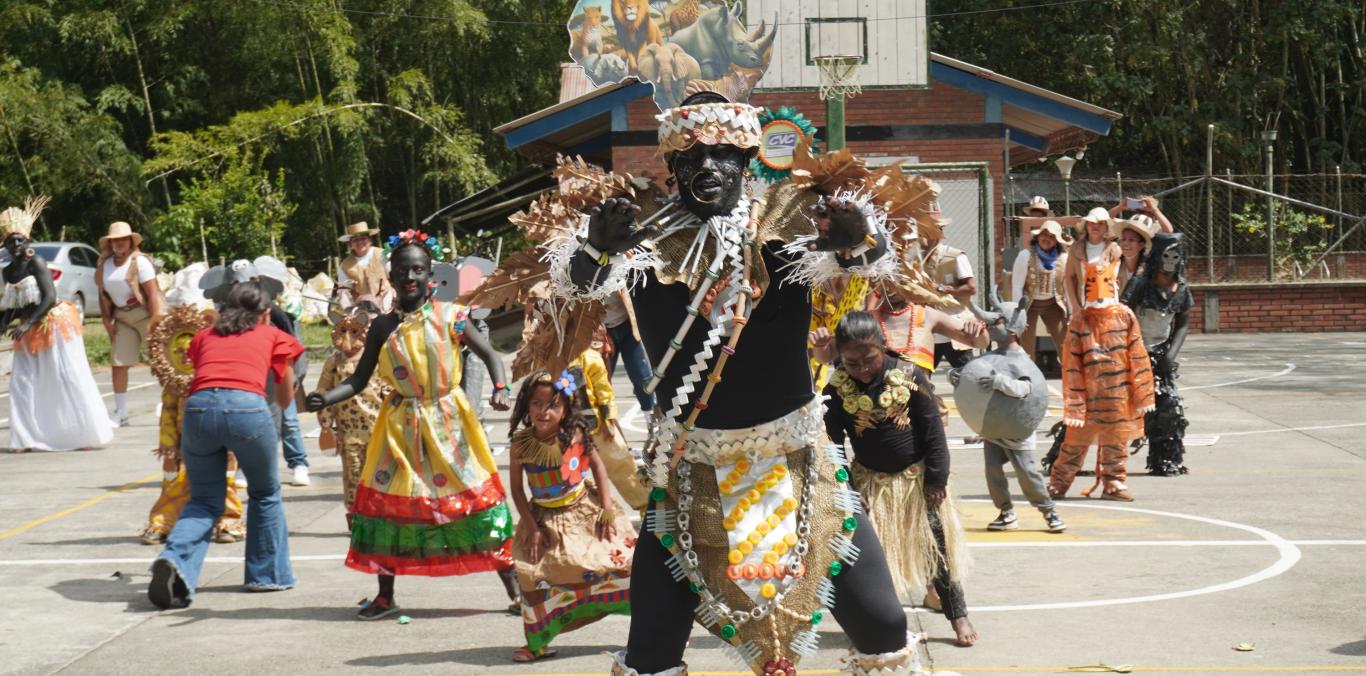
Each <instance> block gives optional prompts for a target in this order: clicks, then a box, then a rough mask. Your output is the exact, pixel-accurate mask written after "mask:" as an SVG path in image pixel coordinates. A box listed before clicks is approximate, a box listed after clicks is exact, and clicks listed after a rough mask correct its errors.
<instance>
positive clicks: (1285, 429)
mask: <svg viewBox="0 0 1366 676" xmlns="http://www.w3.org/2000/svg"><path fill="white" fill-rule="evenodd" d="M1344 427H1366V422H1356V423H1343V424H1341V425H1310V426H1308V427H1281V428H1279V429H1274V430H1252V431H1245V432H1220V435H1221V436H1225V437H1241V436H1247V435H1250V434H1276V433H1277V432H1309V431H1312V430H1337V429H1342V428H1344Z"/></svg>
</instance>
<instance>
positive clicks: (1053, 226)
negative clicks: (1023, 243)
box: [1029, 218, 1072, 245]
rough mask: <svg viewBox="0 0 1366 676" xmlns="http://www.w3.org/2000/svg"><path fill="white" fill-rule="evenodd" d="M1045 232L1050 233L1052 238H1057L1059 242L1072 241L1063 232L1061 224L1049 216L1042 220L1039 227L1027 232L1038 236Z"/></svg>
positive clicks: (1069, 242)
mask: <svg viewBox="0 0 1366 676" xmlns="http://www.w3.org/2000/svg"><path fill="white" fill-rule="evenodd" d="M1045 232H1046V233H1048V234H1050V235H1052V236H1053V238H1054V239H1056V240H1058V242H1059V243H1061V244H1064V245H1067V244H1071V243H1072V238H1071V237H1068V236H1067V233H1065V232H1063V229H1062V224H1061V223H1059V222H1057V221H1055V220H1053V219H1051V218H1050V219H1048V220H1046V221H1044V222H1043V224H1042V225H1040V226H1039V227H1037V228H1034V229H1033V230H1030V231H1029V234H1030V236H1032V237H1038V236H1039V235H1042V234H1043V233H1045Z"/></svg>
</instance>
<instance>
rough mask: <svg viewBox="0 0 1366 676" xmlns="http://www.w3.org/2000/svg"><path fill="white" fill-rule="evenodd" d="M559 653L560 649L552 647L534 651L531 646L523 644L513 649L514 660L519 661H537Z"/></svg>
mask: <svg viewBox="0 0 1366 676" xmlns="http://www.w3.org/2000/svg"><path fill="white" fill-rule="evenodd" d="M559 653H560V651H558V650H551V649H550V648H541V649H540V650H536V651H533V650H531V649H530V648H527V647H525V646H523V647H521V648H518V649H516V650H514V651H512V661H513V662H518V663H526V662H535V661H536V660H543V659H546V658H548V657H554V656H556V655H558V654H559Z"/></svg>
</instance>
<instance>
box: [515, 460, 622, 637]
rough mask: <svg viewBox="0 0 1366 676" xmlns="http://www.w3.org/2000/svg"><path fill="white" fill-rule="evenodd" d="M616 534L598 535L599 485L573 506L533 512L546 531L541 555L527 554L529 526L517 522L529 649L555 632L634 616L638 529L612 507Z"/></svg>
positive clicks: (587, 488) (519, 578) (588, 487)
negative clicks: (632, 592)
mask: <svg viewBox="0 0 1366 676" xmlns="http://www.w3.org/2000/svg"><path fill="white" fill-rule="evenodd" d="M613 511H614V515H615V518H614V520H613V522H612V523H613V525H614V526H615V527H616V532H615V534H613V536H612V537H611V539H609V540H599V539H598V538H597V535H596V534H595V530H594V529H595V527H596V525H597V523H598V515H599V513H600V512H601V503H600V502H598V489H597V488H596V487H595V486H593V485H592V484H588V485H585V486H584V490H583V493H582V494H581V495H580V497H579V499H578V500H577V501H575V502H574V503H573V504H570V505H566V506H564V507H555V508H545V507H539V506H536V505H534V504H533V505H532V507H531V513H532V516H533V518H534V519H535V521H536V524H537V525H538V526H540V528H541V532H542V533H544V534H545V540H544V541H543V545H542V548H541V556H540V558H538V559H534V560H533V559H531V558H530V557H529V556H527V549H528V545H529V544H530V542H531V532H532V531H531V528H529V527H528V524H526V523H525V522H519V523H518V524H517V534H516V535H515V536H513V540H512V558H513V561H514V562H515V564H516V567H517V584H518V586H519V587H520V588H521V592H522V624H523V630H524V632H525V634H526V640H527V647H528V648H530V649H531V650H533V651H534V650H539V649H540V648H543V647H545V646H546V645H547V644H549V643H550V641H551V640H553V639H554V638H555V637H556V636H558V635H559V634H562V633H564V632H566V631H571V630H573V629H577V628H579V627H582V626H584V625H586V624H590V623H592V622H595V621H597V620H600V619H602V618H603V617H605V616H607V615H610V614H613V613H619V614H623V615H628V614H630V595H629V590H630V578H631V559H632V557H633V556H634V554H635V552H634V549H635V538H636V534H635V529H634V528H633V527H632V526H631V521H630V519H629V518H628V517H627V516H626V513H625V511H624V510H621V509H616V510H613Z"/></svg>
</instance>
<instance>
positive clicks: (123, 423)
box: [109, 415, 130, 429]
mask: <svg viewBox="0 0 1366 676" xmlns="http://www.w3.org/2000/svg"><path fill="white" fill-rule="evenodd" d="M109 424H110V425H112V426H113V427H114V429H118V428H120V427H127V426H128V425H129V424H130V423H129V422H128V416H126V415H125V416H123V417H122V418H116V417H114V416H112V415H111V416H109Z"/></svg>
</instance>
